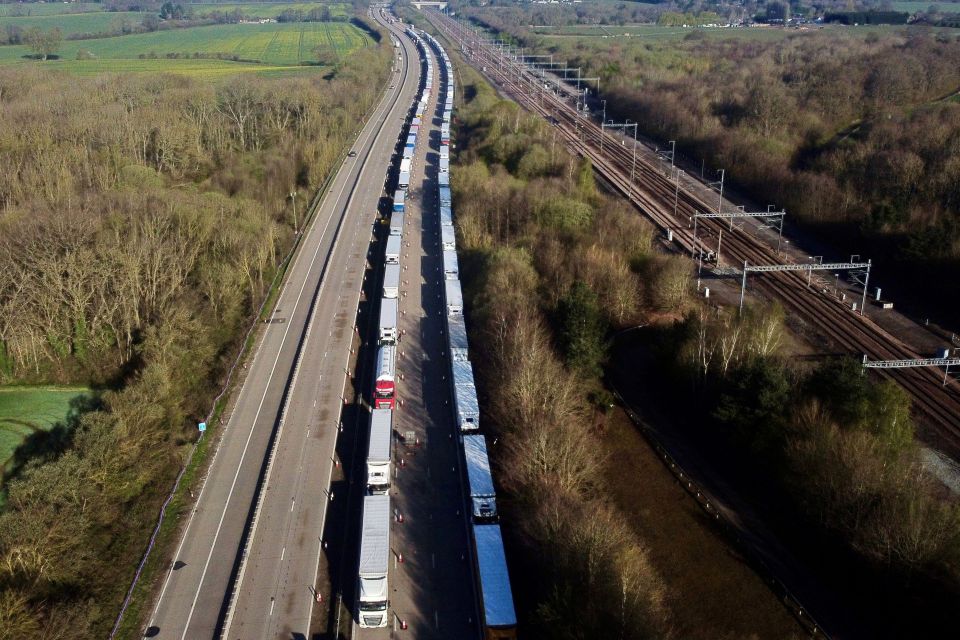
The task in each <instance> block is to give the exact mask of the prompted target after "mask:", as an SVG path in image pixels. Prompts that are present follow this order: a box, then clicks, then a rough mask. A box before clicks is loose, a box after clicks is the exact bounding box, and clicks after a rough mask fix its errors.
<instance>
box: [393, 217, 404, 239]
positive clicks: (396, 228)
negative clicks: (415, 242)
mask: <svg viewBox="0 0 960 640" xmlns="http://www.w3.org/2000/svg"><path fill="white" fill-rule="evenodd" d="M390 235H392V236H397V237H399V238H402V237H403V212H400V213H394V214H393V215H392V216H390Z"/></svg>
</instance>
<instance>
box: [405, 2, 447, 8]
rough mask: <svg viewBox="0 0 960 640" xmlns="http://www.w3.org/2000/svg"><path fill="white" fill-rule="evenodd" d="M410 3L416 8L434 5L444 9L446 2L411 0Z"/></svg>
mask: <svg viewBox="0 0 960 640" xmlns="http://www.w3.org/2000/svg"><path fill="white" fill-rule="evenodd" d="M410 4H412V5H413V6H415V7H416V8H417V9H423V8H424V7H436V8H437V9H441V10H443V9H446V8H447V3H446V2H417V1H416V0H415V1H413V2H411V3H410Z"/></svg>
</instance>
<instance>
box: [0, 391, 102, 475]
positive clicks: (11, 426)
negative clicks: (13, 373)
mask: <svg viewBox="0 0 960 640" xmlns="http://www.w3.org/2000/svg"><path fill="white" fill-rule="evenodd" d="M87 392H88V390H87V389H85V388H83V387H5V388H0V470H2V468H3V467H5V466H6V464H7V463H8V462H9V461H10V458H11V457H12V456H13V452H14V451H15V450H16V448H17V447H19V446H20V444H21V443H22V442H23V440H24V439H25V438H26V437H27V436H29V435H30V434H32V433H34V432H35V431H46V430H47V429H50V428H51V427H53V426H54V425H56V424H57V423H61V424H62V423H64V421H65V420H66V418H67V414H68V413H69V411H70V403H71V401H72V400H74V399H76V398H81V397H83V396H84V395H86V394H87Z"/></svg>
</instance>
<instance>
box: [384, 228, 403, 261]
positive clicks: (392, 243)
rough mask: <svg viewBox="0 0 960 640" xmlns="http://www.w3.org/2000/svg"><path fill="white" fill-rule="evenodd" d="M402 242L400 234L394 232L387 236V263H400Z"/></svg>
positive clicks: (385, 259)
mask: <svg viewBox="0 0 960 640" xmlns="http://www.w3.org/2000/svg"><path fill="white" fill-rule="evenodd" d="M401 243H402V241H401V239H400V236H395V235H392V234H391V235H389V236H387V250H386V253H385V254H384V256H385V257H384V262H385V263H386V264H400V250H401V246H400V245H401Z"/></svg>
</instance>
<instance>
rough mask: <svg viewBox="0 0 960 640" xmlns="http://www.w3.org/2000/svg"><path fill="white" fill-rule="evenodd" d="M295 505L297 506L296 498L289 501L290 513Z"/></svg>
mask: <svg viewBox="0 0 960 640" xmlns="http://www.w3.org/2000/svg"><path fill="white" fill-rule="evenodd" d="M295 504H297V500H296V498H294V499H293V500H291V501H290V511H291V512H292V511H293V505H295Z"/></svg>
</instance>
